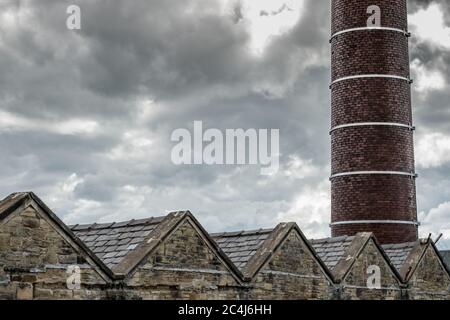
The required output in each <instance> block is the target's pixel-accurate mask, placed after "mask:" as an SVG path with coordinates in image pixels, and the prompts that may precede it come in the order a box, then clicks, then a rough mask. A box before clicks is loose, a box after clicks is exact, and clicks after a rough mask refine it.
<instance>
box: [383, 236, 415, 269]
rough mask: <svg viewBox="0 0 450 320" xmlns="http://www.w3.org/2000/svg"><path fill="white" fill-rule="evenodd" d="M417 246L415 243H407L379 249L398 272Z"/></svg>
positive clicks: (384, 246) (386, 245) (387, 245)
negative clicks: (382, 250)
mask: <svg viewBox="0 0 450 320" xmlns="http://www.w3.org/2000/svg"><path fill="white" fill-rule="evenodd" d="M416 245H417V242H407V243H399V244H385V245H382V246H381V247H382V248H383V249H384V252H385V253H386V255H387V256H388V257H389V259H390V260H391V263H392V264H393V265H394V267H395V268H396V269H397V270H398V271H400V269H401V268H402V266H403V265H404V264H405V262H406V259H407V258H408V255H409V253H410V252H411V250H412V249H413V248H414V247H415V246H416Z"/></svg>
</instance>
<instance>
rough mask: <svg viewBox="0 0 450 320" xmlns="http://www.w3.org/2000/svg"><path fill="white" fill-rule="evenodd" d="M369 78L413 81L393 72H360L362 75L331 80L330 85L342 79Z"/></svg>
mask: <svg viewBox="0 0 450 320" xmlns="http://www.w3.org/2000/svg"><path fill="white" fill-rule="evenodd" d="M367 78H388V79H398V80H404V81H407V82H408V83H412V82H413V81H412V80H411V79H410V78H407V77H402V76H396V75H392V74H360V75H355V76H348V77H342V78H339V79H336V80H334V81H333V82H331V85H330V87H331V86H332V85H333V84H335V83H338V82H341V81H346V80H353V79H367Z"/></svg>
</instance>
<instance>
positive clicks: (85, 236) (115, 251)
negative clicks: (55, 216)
mask: <svg viewBox="0 0 450 320" xmlns="http://www.w3.org/2000/svg"><path fill="white" fill-rule="evenodd" d="M164 218H165V217H157V218H148V219H138V220H130V221H123V222H115V223H113V222H111V223H94V224H83V225H74V226H69V228H71V230H72V231H73V233H75V235H76V236H77V237H78V238H79V239H80V240H82V241H83V242H84V243H85V244H86V246H88V247H89V248H90V249H91V250H92V251H93V252H94V253H95V254H96V255H97V257H99V258H100V259H101V260H102V261H103V263H105V264H106V265H107V266H108V267H109V268H113V267H114V266H116V265H117V264H119V263H120V262H121V261H122V259H123V258H124V257H125V256H126V255H127V254H128V253H129V252H130V251H131V250H134V249H135V248H137V247H138V246H139V245H140V244H141V243H142V242H143V241H144V239H145V237H147V236H148V235H149V234H150V233H151V232H152V231H153V230H154V229H155V228H156V226H157V225H158V224H159V223H160V222H161V221H162V220H163V219H164Z"/></svg>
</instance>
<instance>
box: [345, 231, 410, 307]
mask: <svg viewBox="0 0 450 320" xmlns="http://www.w3.org/2000/svg"><path fill="white" fill-rule="evenodd" d="M370 266H377V267H379V268H380V276H381V277H380V279H381V283H380V284H381V286H379V287H378V288H374V289H369V287H368V283H367V280H368V277H369V274H368V272H367V271H368V269H369V267H370ZM339 293H340V297H339V298H340V299H345V300H348V299H351V300H395V299H401V297H402V294H401V286H400V281H399V279H398V278H397V277H396V275H395V274H394V273H393V270H392V269H391V268H390V267H389V264H388V263H387V261H386V260H385V258H384V257H383V255H382V254H381V252H380V250H379V249H378V247H377V246H376V245H375V243H374V241H373V240H372V239H371V240H369V242H368V243H367V244H366V245H365V246H364V248H363V249H362V251H361V253H360V254H359V255H358V257H357V258H356V260H355V262H354V264H353V266H352V267H351V269H350V270H349V272H348V273H347V274H346V275H345V277H344V279H343V280H342V283H341V284H340V290H339Z"/></svg>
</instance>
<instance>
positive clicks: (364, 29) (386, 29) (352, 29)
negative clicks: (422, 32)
mask: <svg viewBox="0 0 450 320" xmlns="http://www.w3.org/2000/svg"><path fill="white" fill-rule="evenodd" d="M373 30H382V31H393V32H399V33H401V34H403V35H404V36H405V37H410V36H411V33H410V32H408V31H405V30H402V29H398V28H389V27H361V28H351V29H346V30H342V31H338V32H336V33H334V34H333V35H332V36H331V38H330V42H331V40H333V38H335V37H337V36H339V35H341V34H344V33H349V32H356V31H373Z"/></svg>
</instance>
